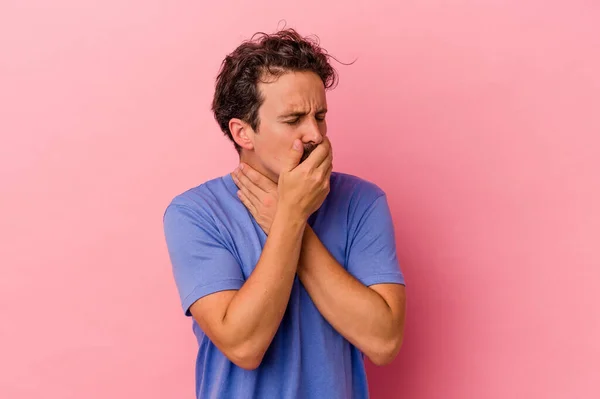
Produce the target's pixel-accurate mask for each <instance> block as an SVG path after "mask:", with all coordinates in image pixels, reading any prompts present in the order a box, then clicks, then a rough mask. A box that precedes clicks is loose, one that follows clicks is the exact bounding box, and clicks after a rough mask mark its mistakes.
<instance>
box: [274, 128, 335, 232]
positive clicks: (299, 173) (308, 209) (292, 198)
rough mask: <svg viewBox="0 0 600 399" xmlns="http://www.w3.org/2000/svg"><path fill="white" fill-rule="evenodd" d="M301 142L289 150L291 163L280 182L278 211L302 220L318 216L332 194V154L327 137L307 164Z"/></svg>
mask: <svg viewBox="0 0 600 399" xmlns="http://www.w3.org/2000/svg"><path fill="white" fill-rule="evenodd" d="M302 153H303V146H302V142H301V141H300V140H298V139H296V140H295V141H294V143H293V146H292V148H291V149H290V152H289V155H288V159H287V162H286V164H285V165H283V168H282V170H281V172H280V173H279V182H278V187H277V189H278V197H279V202H278V207H284V208H285V209H286V211H287V212H290V213H291V214H297V215H298V216H299V217H300V218H302V220H304V221H305V220H307V219H308V217H309V216H310V215H311V214H312V213H313V212H315V211H316V210H317V209H319V207H320V206H321V204H323V201H324V200H325V198H326V197H327V194H329V178H330V176H331V170H332V162H333V152H332V150H331V143H330V141H329V139H328V138H327V137H325V138H324V139H323V142H322V143H321V144H319V145H318V146H317V148H315V150H314V151H313V152H312V153H311V154H310V156H309V157H308V158H306V160H305V161H304V162H302V163H301V164H299V163H300V159H301V158H302Z"/></svg>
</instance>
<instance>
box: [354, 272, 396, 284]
mask: <svg viewBox="0 0 600 399" xmlns="http://www.w3.org/2000/svg"><path fill="white" fill-rule="evenodd" d="M356 278H357V279H358V280H359V281H360V282H361V283H363V284H364V285H366V286H367V287H369V286H371V285H375V284H402V285H406V283H405V281H404V276H403V275H402V273H382V274H377V275H374V276H366V277H356Z"/></svg>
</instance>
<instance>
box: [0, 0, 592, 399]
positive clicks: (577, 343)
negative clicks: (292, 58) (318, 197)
mask: <svg viewBox="0 0 600 399" xmlns="http://www.w3.org/2000/svg"><path fill="white" fill-rule="evenodd" d="M246 3H248V4H246ZM250 3H252V4H253V5H249V4H250ZM282 3H283V2H269V1H254V2H241V1H239V2H233V1H224V0H222V1H218V2H211V4H210V5H206V2H204V1H194V2H190V1H186V2H174V1H169V2H167V1H161V2H159V1H141V0H137V1H132V0H130V1H117V0H110V1H104V2H85V1H75V0H54V1H51V2H50V1H23V0H3V1H2V2H1V3H0V45H1V49H2V51H1V52H0V57H1V58H0V87H1V90H0V96H1V100H0V132H1V133H2V144H1V145H0V166H1V167H0V173H1V175H0V178H1V181H2V184H1V185H0V190H1V195H0V207H1V208H0V209H2V211H3V214H2V219H1V220H2V225H1V226H2V227H1V230H0V239H1V242H2V246H1V248H0V259H1V261H2V265H1V266H0V314H1V315H2V318H1V320H0V397H1V398H7V399H8V398H10V399H21V398H37V397H42V396H43V397H45V398H50V399H58V398H60V399H69V398H77V399H81V398H86V399H96V398H98V399H100V398H102V399H105V398H148V399H153V398H156V399H158V398H161V399H162V398H191V397H192V396H193V360H194V350H195V345H194V339H193V336H192V333H191V330H190V324H189V320H187V319H184V318H183V317H182V315H181V313H180V311H179V303H178V299H177V294H176V291H175V286H174V283H173V281H172V278H171V274H170V273H171V272H170V265H169V261H168V258H167V253H166V248H165V245H164V241H163V237H162V219H161V218H162V212H163V210H164V208H165V206H166V205H167V203H168V201H169V200H170V199H171V197H172V196H173V195H175V194H176V193H179V192H181V191H182V190H184V189H187V188H188V187H190V186H192V185H196V184H198V183H200V182H202V181H203V180H205V179H208V178H211V177H214V176H217V175H220V174H224V173H227V172H228V171H230V170H231V169H232V168H233V167H234V166H235V162H236V157H235V154H234V151H233V150H232V149H231V147H230V145H229V144H228V142H227V141H226V140H225V139H224V138H223V137H222V136H221V134H220V132H219V131H218V128H217V126H216V124H215V122H214V121H213V119H212V116H211V114H210V112H209V104H210V99H211V94H212V91H211V90H212V87H213V79H214V77H215V74H216V72H217V69H218V67H219V63H220V60H221V59H222V58H223V56H224V55H225V54H226V52H228V51H230V50H232V49H233V47H234V46H235V45H236V44H237V43H238V42H239V41H240V40H241V39H243V38H245V37H247V36H248V35H249V34H251V33H252V32H254V31H257V30H266V31H272V30H274V29H275V28H276V27H277V23H278V21H279V20H280V19H286V20H287V21H288V25H289V26H293V27H296V28H298V29H299V30H300V31H301V32H302V33H305V34H306V33H316V34H318V35H319V36H320V38H321V42H322V44H323V45H324V46H325V47H327V48H328V49H329V50H330V52H332V53H333V54H334V55H336V56H337V57H338V58H339V59H341V60H342V61H346V62H347V61H351V60H353V59H355V58H358V61H357V62H356V63H355V64H354V65H352V66H348V67H344V66H339V68H338V69H339V71H340V73H341V83H340V86H339V87H338V88H337V89H336V90H335V91H333V92H331V94H330V97H329V101H330V109H331V113H330V124H329V126H330V130H329V131H330V134H331V138H332V141H333V144H334V148H335V150H336V168H337V169H338V170H343V171H346V172H350V173H355V174H358V175H361V176H363V177H365V178H368V179H371V180H373V181H375V182H377V183H378V184H380V185H381V186H382V187H383V188H384V189H385V190H386V191H387V192H388V194H389V197H390V202H391V205H392V208H393V213H394V217H395V221H396V226H397V238H398V246H399V253H400V257H401V260H402V263H403V268H404V271H405V274H406V277H407V280H408V284H409V285H408V287H409V295H410V300H409V318H408V329H407V332H406V340H405V346H404V348H403V350H402V352H401V354H400V356H399V358H398V360H397V361H396V362H395V363H394V364H393V365H391V366H388V367H385V368H374V367H370V368H369V373H370V381H371V390H372V393H373V398H410V399H429V398H445V399H455V398H456V399H458V398H460V399H464V398H486V399H495V398H544V399H554V398H569V399H571V398H598V397H600V360H599V359H600V339H599V337H600V312H599V311H598V304H599V302H600V293H599V290H598V278H599V277H600V272H599V266H600V250H599V248H598V247H599V246H600V210H599V208H600V206H599V204H600V150H599V147H600V145H599V144H600V141H599V138H598V137H599V134H600V23H599V22H598V21H600V7H599V6H598V5H597V2H593V1H587V2H585V1H564V2H558V1H555V2H548V1H535V2H534V1H529V2H524V1H491V0H490V1H487V2H474V1H473V2H470V1H458V0H456V1H445V2H442V1H432V0H428V1H419V2H416V1H410V2H407V1H404V2H399V1H381V0H371V1H365V2H362V1H353V2H351V5H349V3H348V2H344V1H335V2H325V3H326V4H321V3H322V2H321V1H320V0H319V1H317V0H311V1H303V2H298V3H299V4H298V5H291V4H292V3H291V2H290V4H282ZM294 3H296V2H294ZM417 3H418V4H417ZM471 3H473V4H471ZM525 3H527V4H526V5H525ZM549 3H551V4H549ZM559 3H562V5H561V4H559ZM50 4H51V5H50ZM92 4H95V5H92ZM267 4H268V5H269V7H268V8H267V9H266V10H263V9H262V8H263V7H264V6H266V5H267ZM399 4H402V5H399ZM229 7H233V8H232V9H231V10H230V9H229Z"/></svg>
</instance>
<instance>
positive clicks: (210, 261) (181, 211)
mask: <svg viewBox="0 0 600 399" xmlns="http://www.w3.org/2000/svg"><path fill="white" fill-rule="evenodd" d="M163 224H164V233H165V239H166V242H167V248H168V251H169V257H170V260H171V266H172V269H173V276H174V278H175V284H176V285H177V290H178V292H179V296H180V300H181V306H182V307H183V311H184V312H185V315H186V316H191V313H190V310H189V308H190V306H191V305H192V304H193V303H194V302H196V301H197V300H198V299H200V298H202V297H204V296H206V295H209V294H212V293H215V292H218V291H224V290H239V289H240V288H241V287H242V285H243V283H244V277H243V274H242V270H241V268H240V266H239V264H238V262H237V260H236V259H235V257H234V256H233V254H232V253H231V252H230V251H229V250H228V249H227V247H226V246H225V245H224V243H223V241H222V239H221V237H220V235H219V233H218V230H217V228H216V227H215V225H214V222H213V221H211V220H210V218H209V217H207V216H206V215H203V214H202V213H201V212H198V211H194V210H193V209H190V208H189V207H187V206H184V205H177V204H171V205H169V207H167V209H166V211H165V213H164V217H163Z"/></svg>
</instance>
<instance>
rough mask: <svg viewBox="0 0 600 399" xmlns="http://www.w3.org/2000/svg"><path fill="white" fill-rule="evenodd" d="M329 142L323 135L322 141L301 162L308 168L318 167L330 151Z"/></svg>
mask: <svg viewBox="0 0 600 399" xmlns="http://www.w3.org/2000/svg"><path fill="white" fill-rule="evenodd" d="M330 150H331V144H330V142H329V139H328V138H327V137H325V138H324V139H323V142H321V144H319V145H318V146H317V148H315V149H314V151H313V152H312V153H311V154H310V155H309V156H308V158H306V160H305V161H304V162H303V164H307V165H308V167H309V168H313V169H315V168H318V167H319V166H320V165H321V164H322V163H323V162H324V161H325V160H326V159H327V156H328V155H329V153H330V152H331V151H330Z"/></svg>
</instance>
